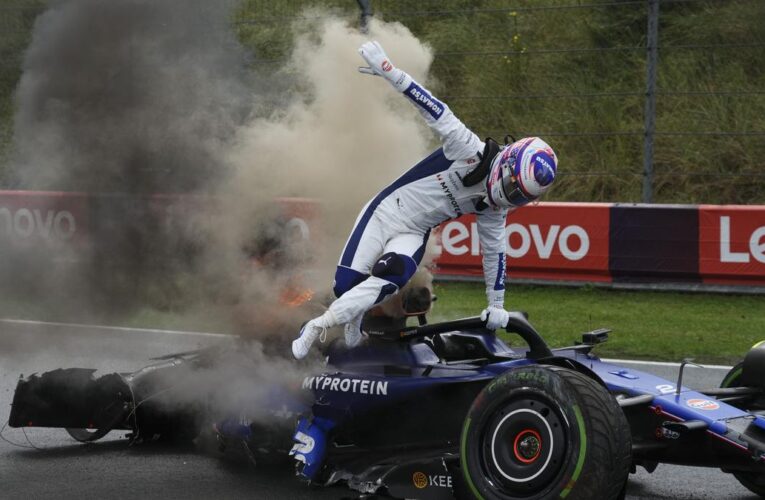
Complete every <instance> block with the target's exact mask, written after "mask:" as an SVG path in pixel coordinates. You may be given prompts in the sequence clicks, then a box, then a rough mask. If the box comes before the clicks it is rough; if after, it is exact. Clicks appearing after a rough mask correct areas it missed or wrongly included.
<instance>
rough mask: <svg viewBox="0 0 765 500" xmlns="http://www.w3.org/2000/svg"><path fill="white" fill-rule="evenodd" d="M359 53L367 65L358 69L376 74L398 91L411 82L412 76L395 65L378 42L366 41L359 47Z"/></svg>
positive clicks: (404, 88)
mask: <svg viewBox="0 0 765 500" xmlns="http://www.w3.org/2000/svg"><path fill="white" fill-rule="evenodd" d="M359 54H361V57H363V58H364V60H365V61H366V62H367V64H368V65H369V66H368V67H363V66H362V67H360V68H359V71H360V72H361V73H365V74H367V75H378V76H381V77H383V78H385V79H386V80H388V82H390V84H391V85H393V86H394V87H396V89H397V90H398V91H399V92H403V91H405V90H406V89H407V88H408V87H409V84H410V83H412V77H411V76H409V75H408V74H407V73H406V72H405V71H402V70H400V69H398V68H397V67H395V66H394V65H393V63H392V62H391V61H390V59H389V58H388V56H387V54H385V51H384V50H383V48H382V45H380V44H379V43H378V42H366V43H365V44H364V45H362V46H361V47H359Z"/></svg>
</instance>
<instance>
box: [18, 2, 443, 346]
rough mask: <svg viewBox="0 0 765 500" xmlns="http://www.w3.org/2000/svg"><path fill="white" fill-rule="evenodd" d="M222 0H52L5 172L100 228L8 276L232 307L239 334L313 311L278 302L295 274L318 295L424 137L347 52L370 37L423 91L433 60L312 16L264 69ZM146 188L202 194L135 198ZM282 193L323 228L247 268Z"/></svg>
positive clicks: (393, 34) (404, 107)
mask: <svg viewBox="0 0 765 500" xmlns="http://www.w3.org/2000/svg"><path fill="white" fill-rule="evenodd" d="M231 7H233V5H232V4H229V3H227V2H209V1H207V0H190V1H187V0H152V1H148V0H110V1H109V2H102V1H100V0H56V1H53V2H51V3H50V6H49V9H48V10H47V11H46V12H45V13H44V14H42V15H41V16H40V17H39V18H38V20H37V22H36V24H35V28H34V33H33V38H32V42H31V44H30V46H29V48H28V50H27V52H26V54H25V59H24V73H23V76H22V78H21V81H20V84H19V87H18V90H17V109H18V111H17V114H16V117H15V133H14V138H15V151H16V156H15V160H14V163H13V166H14V167H15V168H14V173H15V177H16V180H17V183H18V186H19V187H20V188H23V189H52V190H66V191H85V192H90V193H98V194H99V197H98V198H97V199H96V208H97V210H98V211H99V224H98V227H96V228H92V231H91V238H92V239H93V240H94V241H93V244H92V245H91V247H90V248H89V252H90V253H88V254H84V253H82V252H80V254H79V256H78V258H79V261H78V262H77V263H76V264H72V263H71V262H72V261H74V260H77V259H66V261H67V262H68V264H67V265H68V266H69V267H64V268H60V269H57V272H56V273H53V274H54V275H55V279H48V278H46V277H45V276H41V275H40V274H39V273H38V274H35V273H34V272H30V271H32V270H34V269H38V268H40V266H39V265H36V264H35V262H38V261H39V260H35V262H32V263H31V264H30V263H29V262H12V263H11V265H10V266H5V267H6V269H5V273H4V274H5V275H6V276H7V275H8V273H10V274H11V275H13V276H12V278H14V279H6V282H11V281H12V282H14V283H15V284H19V283H20V282H24V283H25V285H26V286H27V287H28V291H29V293H31V294H35V297H42V298H45V297H48V298H50V300H51V307H59V306H60V304H61V303H62V298H63V302H64V303H65V309H67V310H73V311H75V312H77V313H80V314H81V313H82V311H83V310H87V309H91V310H92V311H95V313H96V314H103V313H104V312H105V311H106V312H109V311H114V312H119V311H121V310H123V309H127V311H128V312H129V311H130V309H131V307H132V306H134V305H144V304H147V303H148V304H150V305H153V306H155V307H160V308H167V309H183V308H184V307H186V306H188V305H193V307H195V308H197V309H199V308H202V309H203V308H204V307H206V304H212V305H214V306H216V307H217V306H221V305H223V306H225V307H228V306H230V305H233V307H234V310H235V311H236V315H237V317H238V318H240V319H241V320H242V321H240V323H243V326H242V328H243V329H246V328H250V327H255V326H256V325H257V323H258V322H259V318H262V317H263V315H265V314H269V315H270V316H280V315H281V316H284V317H285V318H287V319H289V320H290V321H291V323H290V326H289V328H288V329H289V330H290V331H291V330H292V328H293V327H294V325H293V324H292V323H295V322H298V321H303V320H305V319H307V318H306V317H304V315H302V316H301V315H299V314H297V315H296V314H294V313H293V312H291V311H286V312H285V311H281V308H280V306H279V302H278V293H276V292H277V291H278V290H279V289H280V288H282V287H283V286H285V285H287V284H289V281H290V280H291V279H292V277H293V275H294V274H295V271H299V272H298V274H300V276H301V279H302V280H303V281H302V283H303V284H304V285H305V286H307V287H310V288H312V289H314V290H316V291H317V295H316V297H317V300H318V297H320V296H322V294H323V293H324V292H325V291H327V290H328V289H329V287H330V284H331V281H332V279H331V278H332V273H333V272H334V265H335V261H336V258H337V255H338V253H339V251H340V249H341V248H342V245H343V243H344V241H345V238H346V237H347V234H348V232H349V231H350V229H351V226H352V224H353V221H354V220H355V218H356V215H357V213H358V210H359V209H360V208H361V207H362V206H363V204H364V202H365V201H366V200H367V199H369V198H370V197H371V196H373V195H374V193H375V192H377V191H378V190H379V189H381V188H382V187H383V186H384V185H385V184H387V183H388V182H390V181H392V180H393V179H395V178H396V177H398V176H399V175H400V174H401V173H402V172H403V171H404V170H406V169H407V168H409V166H411V165H413V164H414V163H416V162H417V161H418V160H419V159H420V158H422V157H423V156H424V155H425V154H426V153H427V152H428V149H429V144H430V143H431V142H432V135H430V134H429V132H428V131H427V130H426V127H425V126H424V125H423V122H422V120H421V118H420V117H419V116H417V112H416V110H415V109H414V108H413V106H411V104H409V103H408V102H406V100H405V99H403V98H402V97H401V96H399V95H396V93H395V92H394V91H393V90H392V89H391V88H390V87H389V86H388V85H387V83H385V82H384V81H383V80H382V79H380V78H373V77H369V76H365V75H361V74H359V73H358V72H357V67H358V66H359V65H361V64H362V63H363V61H362V60H361V58H360V57H359V56H358V53H357V48H358V46H359V45H361V43H363V42H364V41H366V40H367V39H370V38H372V39H377V40H379V41H380V42H382V43H383V45H384V46H385V47H386V49H387V50H388V52H389V54H390V56H391V57H392V59H393V60H394V61H395V62H396V63H397V64H399V65H400V66H401V67H403V68H405V69H406V70H407V71H409V72H410V73H411V74H412V75H413V76H414V77H415V78H417V79H418V80H420V81H422V82H425V83H427V81H426V75H427V71H428V68H429V65H430V62H431V60H432V56H431V53H430V50H429V49H428V48H427V47H425V46H423V45H422V44H421V43H420V42H419V41H418V40H417V39H416V38H415V37H414V36H413V35H412V34H411V33H410V32H409V31H408V30H407V29H406V28H405V27H404V26H402V25H400V24H397V23H382V22H379V21H376V20H373V21H372V22H371V23H370V25H369V30H370V31H369V33H368V34H366V35H364V34H361V33H360V32H359V31H358V30H357V28H356V27H355V26H352V25H349V24H348V21H346V20H341V19H337V18H333V17H330V16H327V15H325V14H322V15H321V16H313V15H312V16H305V17H308V18H311V19H309V20H308V21H306V20H303V21H298V22H296V23H295V25H294V26H293V27H292V28H291V29H292V30H293V32H294V33H295V41H294V50H293V52H292V54H291V55H290V57H289V58H288V60H287V61H286V63H285V64H284V65H282V66H281V67H274V65H273V64H258V62H257V61H258V54H251V53H248V52H247V51H246V50H245V49H244V48H243V47H242V46H241V45H240V44H239V42H238V41H237V40H236V38H235V36H234V34H233V30H232V27H231V23H230V14H231V13H230V10H229V9H230V8H231ZM114 193H119V195H114ZM126 193H127V195H125V194H126ZM156 193H181V194H183V195H184V196H187V195H188V194H189V193H192V194H196V195H198V197H197V198H193V199H192V198H189V197H188V196H187V197H186V198H184V199H183V201H180V202H175V201H172V200H171V201H167V199H164V201H162V200H160V201H159V202H158V201H157V200H156V199H155V198H147V197H146V196H150V195H153V194H156ZM139 195H140V196H144V197H143V198H142V197H140V196H139ZM280 196H282V197H283V196H286V197H305V198H311V199H314V200H316V201H317V202H318V203H319V204H320V206H321V216H320V219H321V220H322V221H323V222H324V225H323V227H317V228H314V234H313V236H314V238H313V239H312V242H311V244H310V245H309V246H306V245H305V244H304V243H303V242H302V241H299V240H297V241H296V240H294V239H289V238H286V239H285V240H284V241H281V242H279V244H281V245H282V246H283V248H282V249H281V250H282V253H283V254H286V258H285V259H283V260H284V262H283V263H282V265H279V266H269V265H267V266H252V265H251V262H252V261H251V257H252V253H253V248H255V250H254V251H255V253H258V252H259V251H260V250H258V249H261V250H262V247H263V245H262V244H261V243H263V241H264V240H269V238H270V239H273V238H271V237H270V236H269V234H272V233H274V232H276V233H277V234H280V229H281V228H283V227H284V222H285V220H284V218H283V217H282V216H280V215H279V213H278V207H277V206H275V204H274V201H273V200H274V198H275V197H280ZM167 214H172V217H167ZM281 233H283V231H282V232H281ZM265 246H266V247H267V246H268V245H265ZM261 253H262V252H261ZM266 253H268V252H266ZM282 256H283V257H285V255H282ZM258 257H262V255H259V256H258ZM41 258H43V259H44V258H45V256H44V255H43V256H42V257H41ZM33 260H34V259H33ZM20 263H21V264H23V265H19V264H20ZM301 266H302V267H306V268H310V270H311V271H318V272H310V273H308V272H303V271H304V269H300V268H301ZM14 290H18V287H17V288H15V289H14ZM63 290H65V292H63V293H62V291H63ZM73 303H74V304H75V305H73ZM77 305H79V307H78V306H77ZM83 306H84V307H83ZM59 309H62V308H61V307H59ZM78 319H82V318H78ZM298 325H299V322H298Z"/></svg>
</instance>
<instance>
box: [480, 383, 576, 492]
mask: <svg viewBox="0 0 765 500" xmlns="http://www.w3.org/2000/svg"><path fill="white" fill-rule="evenodd" d="M567 429H568V424H567V421H566V419H565V417H564V416H563V413H562V411H561V410H560V408H559V407H558V406H557V405H556V404H554V403H553V402H552V401H549V400H548V399H546V398H543V397H540V396H538V395H524V396H521V397H518V398H513V399H512V400H510V401H508V402H506V403H505V404H504V405H502V406H501V407H500V408H499V409H498V410H497V411H495V412H494V413H493V414H492V415H491V416H490V417H489V418H488V419H487V420H486V424H485V426H484V428H483V432H482V433H481V435H482V436H484V437H483V438H482V442H481V467H482V469H483V472H484V475H485V477H486V478H487V479H488V480H489V482H490V483H491V485H492V486H493V487H494V488H495V489H496V490H497V491H498V492H501V493H503V494H505V495H508V496H514V497H525V496H532V495H535V494H537V493H539V492H541V491H544V490H545V489H547V488H548V487H549V486H550V485H551V484H552V483H553V482H554V480H555V478H556V477H557V476H558V475H559V474H560V473H561V470H562V468H563V465H564V462H565V460H564V459H565V456H566V452H567V449H568V446H567V444H566V441H567V439H566V438H567V433H568V430H567Z"/></svg>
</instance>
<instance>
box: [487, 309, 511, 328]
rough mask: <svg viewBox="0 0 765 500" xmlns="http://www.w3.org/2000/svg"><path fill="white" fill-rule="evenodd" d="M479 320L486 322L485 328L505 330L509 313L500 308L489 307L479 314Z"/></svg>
mask: <svg viewBox="0 0 765 500" xmlns="http://www.w3.org/2000/svg"><path fill="white" fill-rule="evenodd" d="M481 319H482V320H484V321H486V328H488V329H489V330H496V329H497V328H505V327H506V326H507V322H508V321H510V313H509V312H507V311H505V310H504V309H503V308H501V307H497V306H490V307H487V308H486V309H484V310H483V311H482V312H481Z"/></svg>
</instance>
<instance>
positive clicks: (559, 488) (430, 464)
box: [10, 313, 765, 499]
mask: <svg viewBox="0 0 765 500" xmlns="http://www.w3.org/2000/svg"><path fill="white" fill-rule="evenodd" d="M419 317H420V320H421V321H420V323H421V324H420V325H419V326H405V325H403V324H399V325H397V326H396V327H393V328H391V325H390V323H388V324H385V322H383V324H382V325H374V322H372V321H369V322H367V323H365V331H366V332H367V334H368V340H367V342H366V343H365V344H363V345H361V346H359V347H357V348H354V349H346V348H344V347H343V346H341V345H340V344H339V343H337V342H336V343H333V344H330V345H329V346H328V348H327V350H326V352H325V353H324V355H325V356H326V365H325V366H324V369H323V372H322V373H318V374H317V373H309V374H308V375H306V376H305V378H304V379H303V380H302V384H298V386H297V387H295V386H285V384H283V383H281V382H275V381H263V380H259V381H255V380H253V381H252V382H253V384H258V385H259V386H263V385H264V383H265V384H266V385H267V386H268V389H269V390H268V391H267V392H268V395H267V398H266V399H265V400H267V401H268V403H267V404H266V405H265V406H267V408H262V409H261V410H262V411H263V412H266V413H269V414H270V415H271V416H272V417H273V418H270V419H268V420H266V421H264V420H263V419H260V418H249V417H248V415H247V414H242V413H239V414H237V415H236V416H235V417H234V418H224V417H222V416H221V415H220V414H219V413H215V412H214V411H213V412H212V413H211V409H210V408H209V405H207V406H206V405H198V404H197V405H191V406H188V407H183V408H179V406H178V405H175V406H170V405H163V404H162V402H161V401H162V398H163V397H164V396H166V395H167V394H168V393H171V392H172V391H171V390H169V389H171V388H172V386H173V383H174V382H173V380H174V378H173V376H172V374H173V373H176V374H177V373H179V372H178V370H179V369H180V368H183V369H184V370H185V369H187V368H188V367H189V366H192V367H204V366H206V365H207V364H209V363H210V359H214V358H216V357H217V358H220V357H221V356H223V357H225V353H226V352H228V349H229V348H212V349H206V350H202V351H196V352H192V353H183V354H179V355H174V356H168V357H165V358H164V359H163V360H162V362H161V363H160V364H158V365H153V366H150V367H147V368H144V369H142V370H139V371H138V372H135V373H132V374H111V375H105V376H103V377H100V378H98V379H95V378H93V371H92V370H83V369H69V370H56V371H54V372H48V373H45V374H42V375H40V376H37V375H34V376H31V377H28V378H26V379H23V380H21V381H20V382H19V384H18V386H17V389H16V393H15V395H14V402H13V408H12V411H11V417H10V425H11V426H14V427H20V426H43V427H65V428H67V430H68V431H69V432H70V434H72V436H73V437H75V438H76V439H78V440H81V441H93V440H95V439H98V438H99V437H101V436H103V435H104V434H105V433H106V432H108V431H109V430H111V429H127V430H131V431H132V432H133V435H132V438H133V439H134V440H138V439H144V440H146V439H154V438H157V437H161V436H165V437H172V438H174V439H179V438H180V439H192V438H194V437H196V436H197V435H198V434H199V433H200V430H201V429H204V428H209V425H208V424H209V422H210V421H214V422H215V425H214V429H215V432H214V434H215V437H216V438H217V439H218V441H219V443H220V446H221V448H228V449H231V448H235V449H238V450H244V451H245V452H246V455H247V456H249V457H250V458H251V459H253V460H259V459H260V457H261V454H263V453H268V452H272V451H274V450H275V451H277V452H279V451H281V452H284V453H287V452H288V453H289V454H290V455H291V456H292V457H293V458H294V459H295V461H296V464H297V471H298V475H299V476H300V477H302V478H304V479H306V480H307V481H309V482H311V483H313V484H319V485H330V484H335V483H339V482H344V483H346V484H347V485H348V486H349V487H350V488H351V489H354V490H356V491H358V492H360V493H361V494H363V495H378V496H389V497H393V498H421V499H442V498H443V499H447V498H482V499H547V498H567V499H593V498H598V499H613V498H620V497H622V496H623V495H624V488H625V485H626V482H627V478H628V475H629V473H630V471H634V470H635V468H636V467H637V466H642V467H644V468H645V469H647V470H648V471H653V470H654V469H655V468H656V466H657V465H658V464H659V463H673V464H684V465H693V466H705V467H717V468H721V469H722V470H724V471H726V472H729V473H732V474H734V475H735V477H736V478H737V479H738V480H739V481H740V482H741V484H743V485H744V486H745V487H747V488H748V489H749V490H751V491H753V492H755V493H757V494H759V495H760V496H762V497H764V498H765V411H763V410H765V344H761V345H758V346H755V347H754V348H753V349H751V350H750V351H749V353H747V355H746V357H745V358H744V360H743V362H742V363H741V364H739V365H737V366H736V367H734V369H732V370H731V372H730V373H729V374H728V376H727V377H726V378H725V379H724V381H723V384H722V387H720V388H710V389H708V390H702V391H694V390H690V389H688V388H686V387H684V386H682V367H681V372H680V373H681V374H680V377H679V380H678V381H677V382H674V381H669V380H666V379H662V378H659V377H656V376H653V375H651V374H648V373H643V372H640V371H637V370H633V369H628V368H624V367H621V366H616V365H612V364H609V363H606V362H603V361H601V360H600V359H599V358H597V357H596V356H594V355H593V354H592V350H593V348H594V347H595V346H597V345H598V344H600V343H602V342H604V341H606V340H607V337H608V331H607V330H596V331H593V332H589V333H586V334H584V335H583V337H582V341H581V342H580V343H578V344H577V345H574V346H571V347H564V348H558V349H551V348H550V347H549V346H548V345H547V344H546V343H545V341H544V340H543V339H542V337H541V336H540V335H539V333H538V332H537V331H536V330H535V329H534V328H533V326H532V325H531V324H530V323H529V322H528V320H527V318H526V317H525V316H524V315H523V314H522V313H512V314H511V318H510V321H509V323H508V325H507V331H508V332H510V333H513V334H517V335H518V336H520V338H521V339H522V340H523V341H524V344H525V345H524V346H523V347H518V348H516V347H512V348H511V347H510V346H508V345H507V344H506V343H505V342H503V341H502V340H500V339H499V338H497V337H496V336H495V335H494V334H493V333H492V332H490V331H488V330H486V329H485V328H484V324H483V322H482V321H481V320H480V319H479V318H467V319H463V320H457V321H449V322H445V323H438V324H425V320H424V313H423V314H419ZM179 367H180V368H179ZM183 373H184V374H187V373H188V371H184V372H183ZM160 375H161V376H160ZM159 380H161V382H158V381H159ZM64 408H65V409H66V411H64V410H63V409H64ZM170 408H172V409H170ZM296 415H299V417H298V419H297V425H296V426H295V416H296ZM264 422H267V423H265V424H264Z"/></svg>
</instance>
